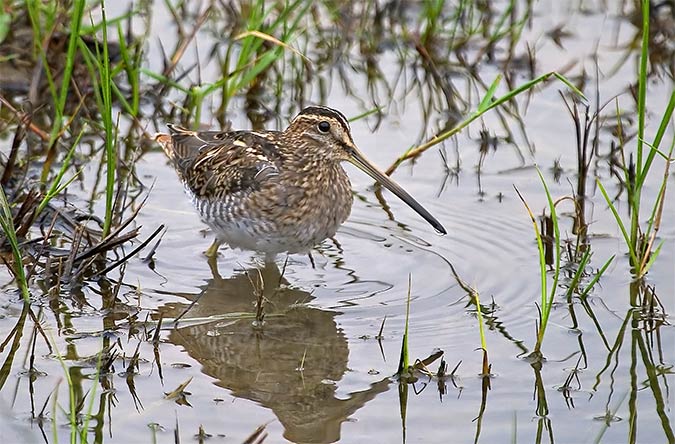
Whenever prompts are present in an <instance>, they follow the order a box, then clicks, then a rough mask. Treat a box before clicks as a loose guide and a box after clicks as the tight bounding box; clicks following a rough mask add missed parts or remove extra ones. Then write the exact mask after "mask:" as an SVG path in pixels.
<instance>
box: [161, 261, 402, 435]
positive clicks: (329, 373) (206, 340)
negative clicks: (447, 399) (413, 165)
mask: <svg viewBox="0 0 675 444" xmlns="http://www.w3.org/2000/svg"><path fill="white" fill-rule="evenodd" d="M258 273H260V278H261V279H262V282H265V283H266V285H265V288H264V289H263V292H264V297H265V298H266V299H267V303H266V305H265V313H266V315H267V317H266V318H265V323H264V326H263V327H262V328H256V327H254V326H253V322H252V321H253V319H251V318H250V317H247V318H243V319H238V320H236V321H234V322H226V323H223V322H221V323H210V324H200V325H190V326H186V327H181V326H180V323H179V324H178V328H176V329H174V330H172V331H171V332H170V334H169V338H168V339H169V341H170V342H171V343H173V344H176V345H179V346H181V347H183V348H184V349H185V350H186V351H187V352H188V354H189V355H190V356H191V357H192V358H194V359H196V360H197V361H199V363H200V364H201V365H202V371H203V372H204V373H206V374H207V375H209V376H211V377H213V378H215V379H217V381H218V382H217V384H218V385H219V386H221V387H223V388H226V389H228V390H229V391H230V392H231V394H232V395H233V396H236V397H240V398H245V399H249V400H252V401H255V402H257V403H259V404H260V405H262V406H264V407H267V408H270V409H271V410H272V411H273V412H274V414H275V415H276V416H277V418H278V419H279V421H280V422H281V424H282V425H283V426H284V437H285V438H286V439H288V440H289V441H292V442H303V443H330V442H335V441H338V440H339V439H340V428H341V425H342V423H343V422H344V421H346V420H347V419H348V418H349V417H350V416H351V415H352V414H354V412H356V411H357V410H358V409H360V408H361V407H362V406H364V405H365V404H366V403H367V402H368V401H370V400H371V399H373V398H374V397H375V396H376V395H377V394H378V393H381V392H384V391H386V390H388V388H389V383H390V381H389V378H385V379H383V380H381V381H378V382H376V383H374V384H372V385H371V386H370V387H369V388H367V389H366V390H363V391H360V392H355V393H352V394H350V395H349V396H348V397H347V398H344V397H341V398H340V399H338V398H337V397H336V393H335V392H336V390H337V385H336V384H335V383H331V381H336V382H337V381H339V380H340V379H341V378H342V376H343V375H344V373H345V372H346V370H347V363H348V355H349V350H348V345H347V339H346V338H345V336H344V333H343V332H342V330H341V329H340V328H338V326H337V323H336V322H335V316H336V315H337V314H338V313H336V312H331V311H324V310H319V309H317V308H313V307H309V306H307V305H306V304H307V302H309V301H311V300H312V299H313V296H311V295H310V294H309V293H308V292H306V291H302V290H300V289H297V288H292V287H289V286H287V285H285V284H286V283H285V281H284V279H283V277H282V276H281V273H280V271H279V269H278V268H277V267H276V265H274V264H267V265H265V266H264V267H263V268H260V269H257V268H253V269H249V270H247V271H242V272H238V273H235V274H234V275H233V276H232V277H230V278H227V279H223V278H222V277H220V276H219V275H218V274H217V273H216V274H214V277H213V279H211V280H210V281H209V282H208V284H207V285H206V287H205V288H204V290H203V292H202V293H201V294H200V295H190V296H186V295H181V296H184V297H186V298H187V299H189V300H194V299H195V298H197V297H199V302H198V303H197V304H196V305H195V306H194V307H193V308H191V309H190V311H189V312H188V314H187V316H186V318H183V319H185V320H187V319H188V318H193V317H197V318H199V317H204V316H214V315H215V316H217V315H219V314H226V313H241V312H246V313H252V312H255V306H254V304H255V300H256V296H255V294H256V291H258V290H259V289H258V288H254V285H255V284H254V282H258V281H259V279H257V276H258ZM272 283H281V285H272ZM256 286H257V285H256ZM186 305H187V304H185V305H184V304H176V303H172V304H168V305H166V306H165V307H163V308H162V309H161V311H162V313H163V316H164V317H165V318H175V317H177V316H179V315H180V314H181V313H182V312H183V311H184V310H185V307H186ZM186 324H189V323H186ZM303 357H304V360H303ZM303 362H304V364H303V368H302V369H300V368H299V367H300V365H301V363H303Z"/></svg>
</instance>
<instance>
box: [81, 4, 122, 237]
mask: <svg viewBox="0 0 675 444" xmlns="http://www.w3.org/2000/svg"><path fill="white" fill-rule="evenodd" d="M93 26H94V25H93V20H92V27H93ZM101 34H102V40H101V44H100V45H99V43H98V40H97V41H96V54H93V53H92V52H91V50H90V49H89V48H88V47H87V45H85V43H84V42H83V41H82V40H80V43H79V48H80V52H81V54H82V56H83V59H84V61H85V64H86V65H87V68H88V70H89V74H90V77H91V81H92V84H93V85H94V97H95V99H96V104H97V106H98V110H99V112H100V114H101V122H102V124H103V136H104V152H105V162H106V182H105V217H104V219H103V237H105V236H107V235H108V233H109V232H110V228H111V226H112V220H113V209H114V197H115V173H116V169H117V128H116V127H115V126H114V125H113V117H112V107H113V101H112V92H113V89H114V88H113V81H112V77H113V73H112V70H111V66H110V54H109V50H108V27H107V19H106V12H105V2H103V3H102V4H101Z"/></svg>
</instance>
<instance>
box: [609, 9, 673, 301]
mask: <svg viewBox="0 0 675 444" xmlns="http://www.w3.org/2000/svg"><path fill="white" fill-rule="evenodd" d="M649 4H650V2H648V1H643V2H642V46H641V51H640V65H639V71H638V94H637V98H638V103H637V105H638V108H637V114H638V133H637V141H636V147H635V154H636V156H635V157H636V161H635V164H634V165H632V155H631V154H629V153H628V149H627V147H626V146H625V144H623V143H621V151H620V154H621V160H622V166H621V167H622V170H623V174H624V181H625V184H626V190H627V194H628V207H629V211H630V222H629V226H626V224H625V223H624V221H623V220H622V218H621V216H620V214H619V211H618V209H617V207H616V204H615V203H614V202H613V201H612V199H611V198H610V197H609V195H608V193H607V190H606V189H605V187H604V185H603V184H602V182H601V181H600V180H599V179H597V184H598V187H599V189H600V192H601V193H602V195H603V197H604V198H605V201H606V202H607V205H608V206H609V209H610V211H611V212H612V214H613V215H614V219H615V220H616V223H617V225H618V227H619V229H620V230H621V234H622V236H623V239H624V242H625V244H626V246H627V248H628V252H629V255H630V264H631V271H632V273H633V274H634V275H635V277H636V278H638V279H640V278H642V277H644V276H645V275H646V274H647V272H648V271H649V269H650V268H651V267H652V265H653V264H654V261H655V260H656V258H657V257H658V255H659V252H660V251H661V247H662V246H663V241H661V242H657V241H656V236H657V233H658V231H659V228H660V225H661V220H662V215H663V208H664V206H665V202H666V199H665V196H666V186H667V183H668V175H669V171H670V164H671V163H672V162H673V160H674V159H673V148H674V147H675V138H674V139H673V141H672V142H671V144H670V147H669V148H668V152H667V153H665V152H664V151H663V150H662V149H661V144H662V142H663V137H664V135H665V133H666V130H667V128H668V126H669V125H670V123H671V118H672V116H673V110H674V109H675V91H673V92H672V93H671V95H670V99H669V101H668V104H667V105H666V109H665V110H664V111H663V112H662V113H661V114H660V115H661V121H660V122H659V126H658V129H657V131H656V135H655V136H654V139H653V141H652V142H651V143H648V142H646V140H645V118H646V93H647V62H648V59H649V18H650V15H649V7H650V5H649ZM617 107H618V105H617ZM617 115H618V113H617ZM619 131H620V138H622V133H623V131H622V127H621V121H620V120H619ZM645 145H646V147H645ZM657 155H659V156H661V157H662V158H663V159H664V160H665V167H664V172H663V179H662V181H661V184H660V187H659V192H658V193H657V196H656V199H655V200H654V202H653V204H652V206H651V211H650V216H649V219H648V221H647V224H646V226H644V225H643V224H642V223H641V217H642V214H641V209H642V208H644V207H645V203H644V202H643V196H642V191H643V188H644V185H645V182H646V180H647V177H648V176H649V174H650V172H651V171H652V170H653V162H654V159H655V158H656V156H657ZM627 157H629V158H630V161H629V162H628V163H627V162H626V158H627ZM631 298H632V299H633V300H632V301H631V303H635V302H636V300H635V299H636V297H635V296H631Z"/></svg>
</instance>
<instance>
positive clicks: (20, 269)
mask: <svg viewBox="0 0 675 444" xmlns="http://www.w3.org/2000/svg"><path fill="white" fill-rule="evenodd" d="M0 207H1V208H0V226H1V227H2V231H3V232H4V234H5V237H6V239H7V241H8V242H9V246H10V248H11V250H12V256H13V257H14V273H15V277H16V281H17V286H18V287H19V291H21V296H22V297H23V299H24V301H26V302H30V293H29V292H28V282H27V280H26V270H25V269H24V266H23V256H22V254H21V249H20V248H19V241H18V240H17V238H16V230H15V228H14V217H13V216H12V207H11V205H10V204H9V200H7V195H6V194H5V188H4V187H0Z"/></svg>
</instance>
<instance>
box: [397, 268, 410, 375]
mask: <svg viewBox="0 0 675 444" xmlns="http://www.w3.org/2000/svg"><path fill="white" fill-rule="evenodd" d="M411 287H412V275H408V298H407V300H406V306H405V330H404V331H403V340H402V342H401V356H400V358H399V361H398V371H397V372H396V374H397V375H398V377H399V379H400V380H401V381H403V382H406V381H407V380H409V379H410V378H412V373H411V371H410V356H409V355H410V353H409V352H408V321H409V320H410V291H411Z"/></svg>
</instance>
